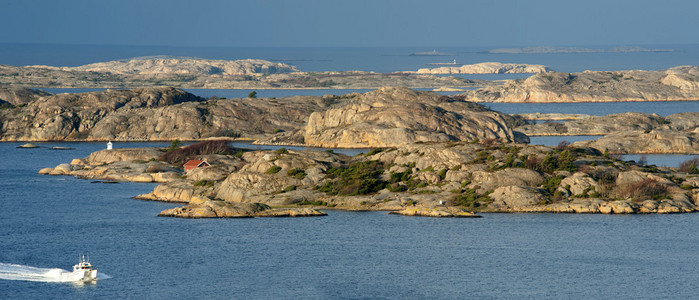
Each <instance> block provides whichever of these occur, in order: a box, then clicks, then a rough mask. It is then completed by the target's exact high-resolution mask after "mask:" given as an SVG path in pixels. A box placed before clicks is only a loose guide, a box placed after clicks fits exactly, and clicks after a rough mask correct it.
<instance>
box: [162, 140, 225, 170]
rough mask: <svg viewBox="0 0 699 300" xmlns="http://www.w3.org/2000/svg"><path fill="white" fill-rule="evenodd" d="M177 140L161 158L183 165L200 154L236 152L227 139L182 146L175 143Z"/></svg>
mask: <svg viewBox="0 0 699 300" xmlns="http://www.w3.org/2000/svg"><path fill="white" fill-rule="evenodd" d="M175 141H177V140H175ZM175 141H173V145H171V146H170V148H168V149H167V152H165V153H164V154H163V155H161V156H160V158H159V160H161V161H166V162H168V163H171V164H173V165H179V166H182V165H183V164H184V163H186V162H187V160H189V159H191V158H193V157H196V156H199V155H208V154H221V155H230V154H233V153H234V152H233V151H234V149H233V148H231V147H230V146H228V142H227V141H225V140H213V141H205V142H201V143H196V144H192V145H189V146H187V147H182V148H178V147H179V146H178V145H176V144H175ZM178 142H179V141H178ZM173 146H174V147H173Z"/></svg>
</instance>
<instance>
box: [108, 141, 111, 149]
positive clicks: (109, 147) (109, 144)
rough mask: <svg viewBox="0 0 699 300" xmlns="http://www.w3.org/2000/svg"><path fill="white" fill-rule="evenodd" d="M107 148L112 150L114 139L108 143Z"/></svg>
mask: <svg viewBox="0 0 699 300" xmlns="http://www.w3.org/2000/svg"><path fill="white" fill-rule="evenodd" d="M107 150H112V141H109V142H108V143H107Z"/></svg>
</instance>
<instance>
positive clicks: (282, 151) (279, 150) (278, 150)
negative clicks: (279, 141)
mask: <svg viewBox="0 0 699 300" xmlns="http://www.w3.org/2000/svg"><path fill="white" fill-rule="evenodd" d="M274 153H276V154H279V155H281V154H287V153H289V150H286V148H279V149H277V150H274Z"/></svg>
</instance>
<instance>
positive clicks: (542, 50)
mask: <svg viewBox="0 0 699 300" xmlns="http://www.w3.org/2000/svg"><path fill="white" fill-rule="evenodd" d="M672 51H674V49H647V48H641V47H629V46H617V47H612V48H608V49H605V48H584V47H553V46H538V47H525V48H498V49H492V50H488V51H485V53H491V54H550V53H604V52H610V53H631V52H672Z"/></svg>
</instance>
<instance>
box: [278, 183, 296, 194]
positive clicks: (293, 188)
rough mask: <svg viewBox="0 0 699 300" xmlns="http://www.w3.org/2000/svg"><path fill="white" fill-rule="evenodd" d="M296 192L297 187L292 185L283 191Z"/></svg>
mask: <svg viewBox="0 0 699 300" xmlns="http://www.w3.org/2000/svg"><path fill="white" fill-rule="evenodd" d="M294 190H296V186H295V185H290V186H287V187H285V188H284V189H283V190H282V191H281V193H286V192H291V191H294Z"/></svg>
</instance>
